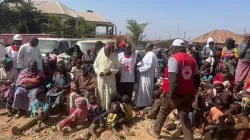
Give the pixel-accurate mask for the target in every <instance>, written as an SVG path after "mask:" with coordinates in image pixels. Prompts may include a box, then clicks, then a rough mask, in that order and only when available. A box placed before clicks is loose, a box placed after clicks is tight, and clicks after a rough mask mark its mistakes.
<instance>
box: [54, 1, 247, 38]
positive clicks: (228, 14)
mask: <svg viewBox="0 0 250 140" xmlns="http://www.w3.org/2000/svg"><path fill="white" fill-rule="evenodd" d="M59 1H60V2H62V3H63V4H65V5H66V6H68V7H69V8H71V9H74V10H77V11H86V10H93V11H95V12H98V13H100V14H102V15H103V16H104V17H106V18H107V19H108V20H110V21H111V22H112V23H114V24H115V25H117V28H118V32H119V31H121V32H122V33H123V34H125V33H127V30H126V28H125V25H126V23H125V20H126V19H135V20H137V21H138V22H150V25H149V26H148V27H147V28H146V30H145V34H146V35H147V38H148V39H155V38H156V39H168V38H175V37H177V36H178V25H180V29H179V30H180V31H179V36H180V37H182V38H183V36H184V31H185V32H187V33H186V39H187V40H188V39H189V37H191V39H192V38H195V37H197V36H198V35H201V34H204V33H206V32H208V31H211V30H213V29H226V30H231V31H233V32H235V33H239V34H243V33H244V28H246V30H247V32H250V0H59Z"/></svg>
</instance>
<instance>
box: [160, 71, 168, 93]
mask: <svg viewBox="0 0 250 140" xmlns="http://www.w3.org/2000/svg"><path fill="white" fill-rule="evenodd" d="M162 79H163V80H162V90H163V91H164V92H169V85H168V67H166V68H165V69H164V74H163V77H162Z"/></svg>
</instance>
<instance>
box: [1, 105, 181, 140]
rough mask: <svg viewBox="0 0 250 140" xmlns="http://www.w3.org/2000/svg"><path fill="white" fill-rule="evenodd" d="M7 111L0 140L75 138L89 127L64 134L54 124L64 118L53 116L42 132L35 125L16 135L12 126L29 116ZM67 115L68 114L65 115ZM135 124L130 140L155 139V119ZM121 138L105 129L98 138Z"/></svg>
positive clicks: (2, 111)
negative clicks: (151, 132)
mask: <svg viewBox="0 0 250 140" xmlns="http://www.w3.org/2000/svg"><path fill="white" fill-rule="evenodd" d="M6 114H7V112H6V110H5V109H0V132H1V135H0V140H52V139H53V140H73V139H74V138H75V137H77V136H79V135H80V134H85V133H86V131H87V129H82V130H80V131H76V132H74V133H72V134H70V135H67V136H62V135H60V134H58V132H57V131H53V129H52V126H55V125H56V124H57V123H58V122H59V121H61V120H62V119H63V118H57V117H53V116H52V117H51V118H50V119H49V120H48V121H47V122H46V124H43V125H42V127H43V130H42V131H41V132H40V133H36V132H34V128H35V127H36V126H35V127H33V128H31V129H28V130H26V131H24V132H23V133H22V135H18V136H14V135H12V134H11V128H12V127H14V126H20V125H22V124H24V123H25V122H27V120H28V119H29V118H25V117H22V118H20V119H15V118H9V117H7V116H6ZM64 117H66V116H64ZM136 121H137V122H135V123H134V124H133V125H131V126H128V127H130V130H131V131H133V132H135V135H136V136H125V139H128V140H154V138H153V137H151V136H150V135H149V134H148V133H147V129H148V128H152V125H153V121H150V120H144V119H142V118H137V120H136ZM120 133H121V134H124V132H123V131H120ZM107 139H108V140H119V138H117V137H116V136H115V135H114V134H113V133H112V132H111V131H105V132H104V133H102V134H101V136H100V137H99V138H98V140H107ZM162 139H167V140H176V139H178V140H179V139H181V138H171V137H169V136H163V138H162Z"/></svg>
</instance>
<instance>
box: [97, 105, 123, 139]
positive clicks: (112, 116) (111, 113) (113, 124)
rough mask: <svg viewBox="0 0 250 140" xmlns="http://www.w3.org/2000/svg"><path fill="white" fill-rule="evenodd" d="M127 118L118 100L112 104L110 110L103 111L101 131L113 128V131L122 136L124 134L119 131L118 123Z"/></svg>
mask: <svg viewBox="0 0 250 140" xmlns="http://www.w3.org/2000/svg"><path fill="white" fill-rule="evenodd" d="M125 119H126V114H125V113H124V112H123V111H122V110H121V108H120V105H119V103H118V102H112V103H111V104H110V110H108V111H106V112H105V113H103V114H102V115H101V117H100V129H99V130H98V132H99V133H102V132H103V131H104V130H105V129H106V128H109V129H112V131H113V133H114V134H115V135H116V136H117V137H119V138H122V135H121V134H119V132H118V131H117V127H118V125H121V124H122V123H123V122H124V120H125Z"/></svg>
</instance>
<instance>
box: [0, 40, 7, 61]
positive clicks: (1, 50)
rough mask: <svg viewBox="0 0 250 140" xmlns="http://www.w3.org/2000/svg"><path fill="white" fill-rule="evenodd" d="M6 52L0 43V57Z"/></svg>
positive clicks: (3, 56)
mask: <svg viewBox="0 0 250 140" xmlns="http://www.w3.org/2000/svg"><path fill="white" fill-rule="evenodd" d="M6 54H7V52H6V50H5V48H4V46H3V45H2V44H1V43H0V59H3V58H5V55H6Z"/></svg>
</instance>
